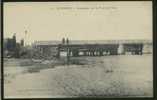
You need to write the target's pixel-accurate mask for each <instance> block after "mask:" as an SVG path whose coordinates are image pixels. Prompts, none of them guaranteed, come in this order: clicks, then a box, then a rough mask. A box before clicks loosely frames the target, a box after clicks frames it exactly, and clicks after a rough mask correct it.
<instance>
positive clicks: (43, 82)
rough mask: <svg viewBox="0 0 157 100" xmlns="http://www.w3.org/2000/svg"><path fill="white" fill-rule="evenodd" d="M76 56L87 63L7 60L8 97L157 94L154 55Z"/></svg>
mask: <svg viewBox="0 0 157 100" xmlns="http://www.w3.org/2000/svg"><path fill="white" fill-rule="evenodd" d="M75 59H77V60H78V61H82V62H83V63H84V62H86V64H82V65H76V64H72V65H57V66H54V65H53V66H52V65H51V64H52V63H53V61H44V62H42V63H41V64H29V65H21V62H29V60H23V59H9V60H5V61H4V79H5V81H4V82H5V84H4V95H5V98H56V97H59V98H62V97H64V98H66V97H98V96H99V97H135V96H136V97H152V96H153V82H152V81H153V73H152V67H153V66H152V55H150V54H149V55H119V56H103V57H79V58H75ZM50 62H51V63H50Z"/></svg>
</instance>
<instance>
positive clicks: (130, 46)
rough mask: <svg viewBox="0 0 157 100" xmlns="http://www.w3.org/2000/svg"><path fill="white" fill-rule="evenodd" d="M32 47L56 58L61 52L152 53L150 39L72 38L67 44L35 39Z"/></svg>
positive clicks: (96, 53) (103, 54)
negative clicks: (87, 39) (80, 39)
mask: <svg viewBox="0 0 157 100" xmlns="http://www.w3.org/2000/svg"><path fill="white" fill-rule="evenodd" d="M33 47H34V48H35V49H36V50H38V51H40V52H41V54H43V55H47V56H51V54H52V55H53V56H56V57H58V58H59V57H60V56H61V55H62V53H63V52H65V53H66V55H67V56H74V57H78V56H105V55H121V54H127V53H131V54H132V55H142V54H143V53H152V41H151V40H99V41H97V40H96V41H94V40H89V41H86V40H82V41H79V40H73V41H69V43H68V44H65V43H62V42H61V41H37V42H34V44H33Z"/></svg>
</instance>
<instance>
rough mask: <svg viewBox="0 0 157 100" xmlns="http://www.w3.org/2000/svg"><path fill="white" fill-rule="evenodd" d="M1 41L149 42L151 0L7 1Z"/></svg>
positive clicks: (150, 32) (150, 35) (150, 34)
mask: <svg viewBox="0 0 157 100" xmlns="http://www.w3.org/2000/svg"><path fill="white" fill-rule="evenodd" d="M3 16H4V21H3V24H4V38H8V37H12V36H13V34H16V37H17V41H20V39H22V38H24V39H25V41H26V42H27V43H32V42H34V41H47V40H61V39H62V38H63V37H65V38H67V37H68V38H69V39H70V40H110V39H113V40H119V39H152V2H151V1H114V2H7V3H4V15H3Z"/></svg>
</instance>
